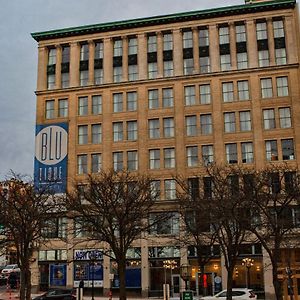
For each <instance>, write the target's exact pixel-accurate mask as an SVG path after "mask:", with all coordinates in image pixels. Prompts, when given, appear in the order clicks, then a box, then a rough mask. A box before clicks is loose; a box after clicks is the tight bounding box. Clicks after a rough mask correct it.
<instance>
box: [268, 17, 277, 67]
mask: <svg viewBox="0 0 300 300" xmlns="http://www.w3.org/2000/svg"><path fill="white" fill-rule="evenodd" d="M267 29H268V45H269V56H270V66H274V65H275V64H276V61H275V44H274V32H273V21H272V19H271V18H268V19H267Z"/></svg>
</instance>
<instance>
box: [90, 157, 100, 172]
mask: <svg viewBox="0 0 300 300" xmlns="http://www.w3.org/2000/svg"><path fill="white" fill-rule="evenodd" d="M101 169H102V157H101V154H99V153H94V154H92V173H99V172H100V171H101Z"/></svg>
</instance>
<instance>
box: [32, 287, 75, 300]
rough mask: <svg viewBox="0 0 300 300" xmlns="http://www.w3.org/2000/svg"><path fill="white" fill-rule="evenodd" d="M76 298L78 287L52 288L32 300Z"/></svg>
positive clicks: (70, 299)
mask: <svg viewBox="0 0 300 300" xmlns="http://www.w3.org/2000/svg"><path fill="white" fill-rule="evenodd" d="M48 299H49V300H76V289H59V288H57V289H50V290H49V291H48V292H46V293H44V294H42V295H39V296H37V297H34V298H33V299H32V300H48Z"/></svg>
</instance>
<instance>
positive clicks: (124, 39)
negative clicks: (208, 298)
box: [32, 0, 300, 297]
mask: <svg viewBox="0 0 300 300" xmlns="http://www.w3.org/2000/svg"><path fill="white" fill-rule="evenodd" d="M32 36H33V38H34V39H35V40H36V41H37V42H38V78H37V91H36V95H37V109H36V125H37V126H36V140H37V142H36V145H37V146H36V157H35V178H36V180H37V182H39V184H42V183H46V182H47V181H48V180H49V179H55V180H56V181H57V186H56V189H57V192H58V193H63V192H65V191H66V189H68V188H71V186H72V184H74V182H76V183H77V184H83V183H84V181H85V178H86V175H87V174H89V173H97V172H99V171H100V170H101V169H111V168H113V169H115V170H121V169H128V170H130V171H132V172H140V173H143V174H145V173H146V174H149V175H151V176H152V177H153V178H154V179H155V180H154V182H153V186H154V187H155V188H156V189H157V190H158V191H159V192H160V198H159V199H158V205H160V206H161V209H162V211H163V210H165V209H167V210H169V211H173V210H174V213H173V217H172V218H171V219H170V220H169V222H168V224H165V226H163V227H161V228H156V229H154V230H153V232H150V233H149V235H148V236H147V238H145V239H142V240H140V241H137V242H136V243H135V244H134V245H132V249H131V251H130V253H128V270H127V279H128V281H127V286H128V291H132V293H137V294H141V295H143V296H146V295H148V296H156V295H158V294H160V293H161V291H162V284H163V283H164V281H165V278H167V281H168V283H170V284H171V288H172V292H173V294H174V295H176V294H177V293H178V292H179V289H180V285H181V286H183V285H182V282H181V279H180V276H179V266H180V265H181V264H183V263H189V264H191V265H192V266H193V273H192V279H191V288H192V289H193V290H194V291H195V293H199V270H198V266H197V260H196V253H195V251H194V249H192V248H189V249H187V248H182V247H179V246H178V245H177V244H176V239H174V235H179V234H180V226H179V214H178V212H176V210H175V205H176V183H175V180H174V179H173V175H174V174H181V175H183V176H185V177H188V176H192V175H193V174H195V172H198V173H201V172H203V167H202V166H203V163H204V164H205V163H207V162H212V161H216V162H218V163H228V164H236V163H240V164H243V165H245V166H254V167H256V168H262V167H264V166H265V165H266V164H268V163H269V162H274V161H278V162H283V161H284V162H286V163H287V164H288V165H291V166H296V167H298V164H299V161H300V136H299V134H298V133H299V132H300V131H299V129H300V105H299V99H300V93H299V92H300V87H299V23H298V10H297V5H296V3H295V1H294V0H277V1H267V0H265V1H255V0H252V1H246V3H245V4H243V5H238V6H230V7H222V8H215V9H209V10H203V11H192V12H187V13H178V14H173V15H165V16H157V17H149V18H143V19H135V20H128V21H119V22H112V23H105V24H97V25H91V26H81V27H75V28H67V29H59V30H52V31H47V32H37V33H33V34H32ZM299 215H300V211H299V210H295V211H294V212H293V216H292V217H293V220H294V222H295V225H297V226H299V225H300V216H299ZM54 223H55V226H56V230H53V231H51V232H47V233H46V234H47V236H48V237H49V245H48V246H47V247H46V246H43V248H42V249H41V250H40V251H39V253H38V254H37V257H36V261H35V262H34V264H33V271H34V274H35V275H34V276H33V285H34V286H35V287H37V288H40V289H43V288H47V287H49V286H56V285H67V286H77V285H78V284H79V280H81V279H84V280H85V284H86V286H91V284H92V283H91V274H93V281H94V284H95V287H96V288H97V289H98V290H99V293H104V294H105V293H106V292H107V291H108V290H109V289H110V288H111V287H112V288H117V287H118V280H117V274H116V271H115V269H116V268H115V265H116V262H114V261H110V260H109V259H108V258H107V257H106V256H102V255H101V251H100V250H101V247H105V245H96V247H95V245H90V244H86V243H84V236H83V233H82V234H81V236H77V237H74V236H73V237H66V239H65V240H64V241H63V240H62V239H60V238H61V237H65V234H66V229H67V227H68V226H76V224H70V223H69V222H68V221H67V220H66V219H64V218H61V219H57V220H55V222H54ZM81 241H82V242H81ZM211 251H213V253H214V258H213V259H212V260H211V261H210V262H209V263H208V265H207V266H206V273H207V286H208V289H209V290H210V292H211V293H212V292H213V291H216V290H218V289H220V288H221V285H222V286H223V287H225V286H226V272H225V269H224V266H223V265H224V263H223V261H222V257H221V256H220V251H219V249H218V247H216V248H215V249H211ZM290 251H291V252H290V253H289V255H283V258H282V270H283V271H282V274H279V277H280V276H281V277H280V278H281V280H282V281H283V283H284V284H283V288H284V293H285V297H287V293H288V292H287V286H286V281H287V277H286V275H285V271H284V269H285V266H286V264H287V261H286V259H287V257H288V258H289V259H290V260H291V261H290V263H291V264H292V269H293V274H294V276H293V284H294V292H295V295H296V296H298V295H299V294H300V249H293V250H290ZM91 253H93V254H96V257H97V259H96V264H95V262H94V261H93V263H92V264H91V257H92V256H91V255H90V254H91ZM93 257H95V255H93ZM245 257H250V258H252V259H253V260H254V264H253V266H252V267H251V270H250V273H249V274H247V271H246V269H245V266H243V265H242V263H240V264H239V265H238V266H237V268H236V272H235V286H237V287H238V286H245V282H246V281H247V280H248V279H247V276H250V280H251V284H250V285H251V287H253V288H255V289H257V290H261V291H264V292H265V293H266V296H267V297H268V296H269V295H271V294H272V293H273V290H272V281H271V278H272V277H271V275H272V274H271V270H270V267H269V264H268V257H267V256H266V255H265V254H264V251H263V250H262V248H261V246H260V245H245V249H244V250H243V253H242V255H241V262H242V259H243V258H245ZM167 259H171V260H174V261H175V262H176V266H175V268H174V269H171V270H170V269H165V268H164V267H163V262H164V260H167ZM93 260H94V259H93ZM216 278H217V279H216ZM220 279H221V284H220Z"/></svg>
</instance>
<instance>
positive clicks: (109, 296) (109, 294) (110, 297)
mask: <svg viewBox="0 0 300 300" xmlns="http://www.w3.org/2000/svg"><path fill="white" fill-rule="evenodd" d="M108 300H112V291H111V290H110V291H109V292H108Z"/></svg>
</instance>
